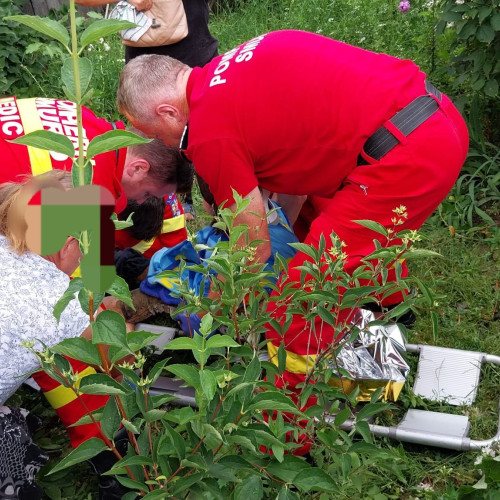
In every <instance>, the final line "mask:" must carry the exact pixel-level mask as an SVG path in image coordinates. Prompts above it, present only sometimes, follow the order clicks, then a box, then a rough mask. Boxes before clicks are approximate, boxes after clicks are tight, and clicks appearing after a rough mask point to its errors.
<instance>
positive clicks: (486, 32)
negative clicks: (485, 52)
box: [476, 24, 495, 43]
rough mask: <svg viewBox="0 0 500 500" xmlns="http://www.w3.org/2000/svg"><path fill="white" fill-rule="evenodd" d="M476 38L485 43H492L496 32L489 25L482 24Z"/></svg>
mask: <svg viewBox="0 0 500 500" xmlns="http://www.w3.org/2000/svg"><path fill="white" fill-rule="evenodd" d="M476 38H477V39H478V40H479V41H480V42H483V43H491V42H492V41H493V39H494V38H495V30H494V29H493V28H492V27H491V26H488V25H487V24H482V25H481V26H480V27H479V29H478V30H477V33H476Z"/></svg>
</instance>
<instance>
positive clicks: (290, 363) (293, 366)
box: [267, 342, 316, 374]
mask: <svg viewBox="0 0 500 500" xmlns="http://www.w3.org/2000/svg"><path fill="white" fill-rule="evenodd" d="M267 351H268V353H269V359H270V360H271V362H272V363H274V364H275V365H276V366H278V348H277V347H276V346H275V345H274V344H273V343H272V342H268V344H267ZM285 353H286V367H285V369H286V371H288V372H290V373H302V374H306V373H308V372H310V371H311V369H312V367H313V366H314V361H315V360H316V354H310V355H309V356H307V355H304V356H301V355H300V354H296V353H295V352H291V351H285Z"/></svg>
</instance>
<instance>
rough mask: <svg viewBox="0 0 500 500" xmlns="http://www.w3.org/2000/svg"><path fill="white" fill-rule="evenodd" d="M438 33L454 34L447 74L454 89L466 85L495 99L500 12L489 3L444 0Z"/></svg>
mask: <svg viewBox="0 0 500 500" xmlns="http://www.w3.org/2000/svg"><path fill="white" fill-rule="evenodd" d="M442 4H443V12H442V14H441V21H440V22H439V24H438V28H437V29H438V33H441V32H443V30H444V29H445V28H446V27H447V26H449V27H451V28H453V29H454V31H455V40H454V42H453V44H452V51H453V57H452V62H453V64H452V65H451V66H450V67H449V69H448V72H449V74H450V75H453V76H454V77H455V79H454V85H456V86H458V85H461V84H463V83H464V82H468V83H469V84H470V85H471V87H472V90H473V91H476V92H483V93H484V94H485V95H486V96H489V97H496V96H497V95H498V87H499V83H500V62H499V55H500V10H499V6H498V3H497V2H495V1H491V0H472V1H466V2H456V1H455V0H444V1H443V2H442Z"/></svg>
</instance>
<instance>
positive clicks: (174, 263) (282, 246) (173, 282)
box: [140, 201, 298, 305]
mask: <svg viewBox="0 0 500 500" xmlns="http://www.w3.org/2000/svg"><path fill="white" fill-rule="evenodd" d="M269 203H270V205H271V206H272V208H273V209H275V210H276V212H275V213H276V215H277V217H276V222H275V223H274V224H269V236H270V242H271V256H270V257H269V259H268V260H267V262H266V270H271V269H272V268H273V266H274V261H275V256H276V254H279V255H280V256H281V257H283V258H284V259H285V260H287V261H289V260H291V259H292V257H293V256H294V255H295V254H296V253H297V251H296V250H295V249H294V248H293V247H291V246H290V245H289V243H296V242H298V239H297V237H296V236H295V234H294V232H293V230H292V227H291V224H290V222H289V220H288V218H287V217H286V215H285V213H284V212H283V210H282V209H281V207H280V206H279V205H278V204H277V203H275V202H273V201H269ZM221 240H222V241H227V237H226V235H225V234H224V233H221V232H220V231H218V230H217V229H216V228H214V227H212V226H207V227H204V228H203V229H201V230H200V231H198V233H196V242H197V243H198V244H201V245H204V246H205V247H206V249H205V250H200V251H196V250H195V249H194V247H193V245H192V244H191V242H190V241H188V240H186V241H183V242H182V243H179V244H178V245H176V246H174V247H172V248H162V249H161V250H159V251H158V252H156V253H155V254H154V255H153V257H152V258H151V262H150V264H149V272H148V275H147V277H146V279H145V280H144V281H142V283H141V285H140V288H141V290H142V291H143V292H144V293H147V294H148V295H152V296H154V297H157V298H159V299H161V300H162V301H163V302H164V303H165V304H169V305H178V304H179V303H180V302H181V298H179V296H178V291H179V284H180V283H181V282H185V281H187V282H188V285H189V288H190V289H192V290H195V293H196V294H198V295H199V296H206V295H207V294H208V291H209V286H210V283H209V282H208V280H204V279H203V278H204V274H203V273H200V272H197V271H193V270H189V269H186V268H184V270H183V272H182V274H181V275H180V276H179V277H178V278H171V277H161V276H159V275H160V274H161V273H162V272H163V271H178V270H179V263H180V261H181V259H182V260H184V261H185V262H186V265H187V266H191V265H194V264H202V265H204V266H206V263H205V261H206V259H208V258H209V257H210V255H211V253H212V249H213V248H214V246H215V245H216V244H217V243H218V242H219V241H221ZM276 280H277V277H276V278H275V279H274V280H271V281H276ZM202 286H203V289H200V288H201V287H202Z"/></svg>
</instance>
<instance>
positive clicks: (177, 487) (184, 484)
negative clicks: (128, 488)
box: [141, 472, 205, 500]
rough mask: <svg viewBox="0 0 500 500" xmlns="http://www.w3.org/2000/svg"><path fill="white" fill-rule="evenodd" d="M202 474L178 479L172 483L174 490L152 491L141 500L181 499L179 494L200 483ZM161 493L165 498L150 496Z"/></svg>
mask: <svg viewBox="0 0 500 500" xmlns="http://www.w3.org/2000/svg"><path fill="white" fill-rule="evenodd" d="M204 475H205V474H204V473H203V472H198V473H195V474H191V475H189V476H187V477H186V476H184V477H183V478H182V479H179V480H178V481H176V482H175V483H174V489H173V490H172V491H171V492H170V491H169V492H168V493H166V492H165V490H154V491H152V492H151V493H148V494H147V495H146V496H145V497H142V498H141V500H150V498H151V500H153V499H156V498H182V497H181V495H180V494H181V493H184V494H185V493H186V492H188V491H189V487H190V486H191V485H192V484H196V483H198V482H199V481H201V479H203V477H204ZM159 491H160V492H161V491H163V493H164V494H165V493H166V494H167V496H166V497H161V496H150V495H152V494H153V493H157V492H159Z"/></svg>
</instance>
